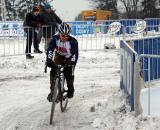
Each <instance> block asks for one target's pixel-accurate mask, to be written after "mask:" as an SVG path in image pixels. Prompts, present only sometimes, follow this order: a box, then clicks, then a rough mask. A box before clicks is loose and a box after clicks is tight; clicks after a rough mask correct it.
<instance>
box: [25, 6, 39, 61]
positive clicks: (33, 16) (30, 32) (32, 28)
mask: <svg viewBox="0 0 160 130" xmlns="http://www.w3.org/2000/svg"><path fill="white" fill-rule="evenodd" d="M39 13H40V9H39V7H37V6H34V7H33V10H32V12H30V13H28V14H27V15H26V19H25V24H24V26H27V28H25V32H26V33H27V41H26V51H25V53H26V58H27V59H32V58H34V56H31V54H30V53H31V46H32V42H33V43H34V52H36V53H42V51H40V50H39V43H38V41H37V32H38V30H39V29H40V28H41V17H40V15H39Z"/></svg>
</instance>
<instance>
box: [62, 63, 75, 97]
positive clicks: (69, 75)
mask: <svg viewBox="0 0 160 130" xmlns="http://www.w3.org/2000/svg"><path fill="white" fill-rule="evenodd" d="M73 72H74V68H72V66H67V67H66V68H65V70H64V76H65V78H66V81H67V88H68V93H67V96H68V98H72V97H73V96H74V74H73Z"/></svg>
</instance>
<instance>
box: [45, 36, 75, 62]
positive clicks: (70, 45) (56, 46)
mask: <svg viewBox="0 0 160 130" xmlns="http://www.w3.org/2000/svg"><path fill="white" fill-rule="evenodd" d="M54 52H56V53H58V54H59V55H61V56H64V57H65V58H67V59H70V60H71V61H72V62H73V63H74V64H76V62H77V60H78V42H77V40H76V39H75V38H73V37H72V36H69V37H68V40H67V41H66V42H62V41H61V40H60V36H59V35H55V36H53V38H52V40H51V42H50V44H49V47H48V50H47V60H52V59H53V55H54Z"/></svg>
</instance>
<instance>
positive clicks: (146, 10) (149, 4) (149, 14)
mask: <svg viewBox="0 0 160 130" xmlns="http://www.w3.org/2000/svg"><path fill="white" fill-rule="evenodd" d="M142 6H143V10H142V14H143V18H156V17H158V10H157V9H156V0H143V2H142Z"/></svg>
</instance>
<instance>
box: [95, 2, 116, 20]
mask: <svg viewBox="0 0 160 130" xmlns="http://www.w3.org/2000/svg"><path fill="white" fill-rule="evenodd" d="M92 5H93V7H94V8H96V9H102V10H109V11H112V18H118V10H117V0H92Z"/></svg>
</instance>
